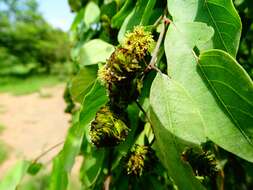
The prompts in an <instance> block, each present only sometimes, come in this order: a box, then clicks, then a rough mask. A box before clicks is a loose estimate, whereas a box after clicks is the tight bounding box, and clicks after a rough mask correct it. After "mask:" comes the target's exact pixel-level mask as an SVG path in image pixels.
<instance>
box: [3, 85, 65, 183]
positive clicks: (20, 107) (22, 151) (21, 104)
mask: <svg viewBox="0 0 253 190" xmlns="http://www.w3.org/2000/svg"><path fill="white" fill-rule="evenodd" d="M63 90H64V85H58V86H55V87H52V88H48V89H43V90H42V92H43V95H44V96H45V97H42V96H41V94H40V93H34V94H30V95H25V96H12V95H9V94H0V122H1V123H2V124H3V125H4V126H5V130H4V131H3V133H2V134H1V135H0V139H1V140H2V141H4V142H5V143H6V144H7V145H8V147H9V157H8V159H7V160H6V161H5V162H4V163H3V164H2V165H0V178H1V176H2V175H3V174H5V172H6V170H8V169H9V168H10V167H11V166H12V165H13V164H14V163H15V162H16V161H17V159H23V158H28V159H33V158H35V157H36V156H38V155H39V154H40V153H41V152H43V151H44V150H46V149H48V148H49V147H51V146H52V145H55V144H57V143H58V142H61V141H62V140H64V137H65V135H66V132H67V130H68V127H69V123H68V121H69V119H70V116H69V115H67V114H65V113H64V112H63V110H64V108H65V103H64V100H63V98H62V94H63ZM59 148H60V147H59ZM59 148H58V149H56V150H54V151H53V152H51V153H50V154H48V155H46V156H45V157H43V159H42V161H44V162H47V161H49V160H50V159H51V158H52V156H53V155H55V154H56V153H57V152H58V150H59Z"/></svg>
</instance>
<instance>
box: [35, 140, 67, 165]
mask: <svg viewBox="0 0 253 190" xmlns="http://www.w3.org/2000/svg"><path fill="white" fill-rule="evenodd" d="M63 143H64V141H61V142H59V143H57V144H55V145H54V146H52V147H50V148H49V149H47V150H46V151H44V152H42V153H41V154H40V155H39V156H37V157H36V158H35V159H34V160H33V163H36V162H37V161H38V160H39V159H41V158H42V157H43V156H45V155H46V154H47V153H49V152H51V151H52V150H54V149H55V148H57V147H58V146H60V145H62V144H63Z"/></svg>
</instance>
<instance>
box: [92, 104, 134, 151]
mask: <svg viewBox="0 0 253 190" xmlns="http://www.w3.org/2000/svg"><path fill="white" fill-rule="evenodd" d="M128 131H129V128H128V127H127V126H126V124H125V123H124V122H123V121H122V120H121V119H120V118H119V116H117V115H116V114H114V113H113V112H112V111H111V110H110V107H109V106H104V107H101V108H100V110H99V111H98V112H97V114H96V117H95V120H93V121H92V123H91V128H90V139H91V142H92V143H93V144H94V145H96V146H97V147H105V146H114V145H117V144H119V143H120V142H122V141H124V140H125V138H126V137H127V134H128Z"/></svg>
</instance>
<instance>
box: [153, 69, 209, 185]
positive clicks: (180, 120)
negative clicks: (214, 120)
mask: <svg viewBox="0 0 253 190" xmlns="http://www.w3.org/2000/svg"><path fill="white" fill-rule="evenodd" d="M150 104H151V113H150V115H151V121H152V125H153V129H154V133H155V137H156V145H157V149H156V150H157V154H158V156H159V158H160V160H161V161H162V163H163V164H164V166H165V167H166V169H167V170H168V174H169V175H170V176H171V177H172V178H173V180H174V181H175V183H176V185H177V186H178V188H179V189H188V190H197V189H204V187H203V186H202V185H201V184H200V183H199V182H198V180H197V179H196V178H195V176H194V174H193V171H192V169H191V168H190V167H189V165H188V164H187V163H186V162H184V161H183V160H182V159H181V154H182V152H183V148H182V147H181V144H185V143H186V142H184V143H182V142H183V141H185V140H189V141H190V142H194V143H200V142H201V140H204V139H203V137H204V136H203V123H202V120H201V117H200V114H199V112H198V110H197V108H196V107H195V105H194V103H193V101H192V100H191V98H190V97H189V95H188V94H187V93H186V91H185V90H184V89H183V88H182V87H181V86H180V85H179V84H177V83H175V82H174V81H173V80H170V79H169V78H168V77H167V76H165V75H163V74H158V75H157V76H156V78H155V80H154V82H153V84H152V87H151V92H150Z"/></svg>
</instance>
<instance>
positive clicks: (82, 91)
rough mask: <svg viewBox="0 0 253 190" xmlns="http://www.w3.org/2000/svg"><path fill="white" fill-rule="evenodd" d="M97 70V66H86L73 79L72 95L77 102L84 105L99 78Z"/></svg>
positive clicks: (71, 84)
mask: <svg viewBox="0 0 253 190" xmlns="http://www.w3.org/2000/svg"><path fill="white" fill-rule="evenodd" d="M97 70H98V67H97V65H92V66H86V67H83V68H82V69H81V70H80V71H79V73H78V74H77V75H75V76H74V77H73V79H72V80H71V83H70V93H71V97H72V98H73V99H74V100H75V101H77V102H79V103H82V101H83V98H84V97H85V95H86V94H87V93H88V92H89V91H90V89H91V87H92V86H93V84H94V82H95V80H96V78H97Z"/></svg>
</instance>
